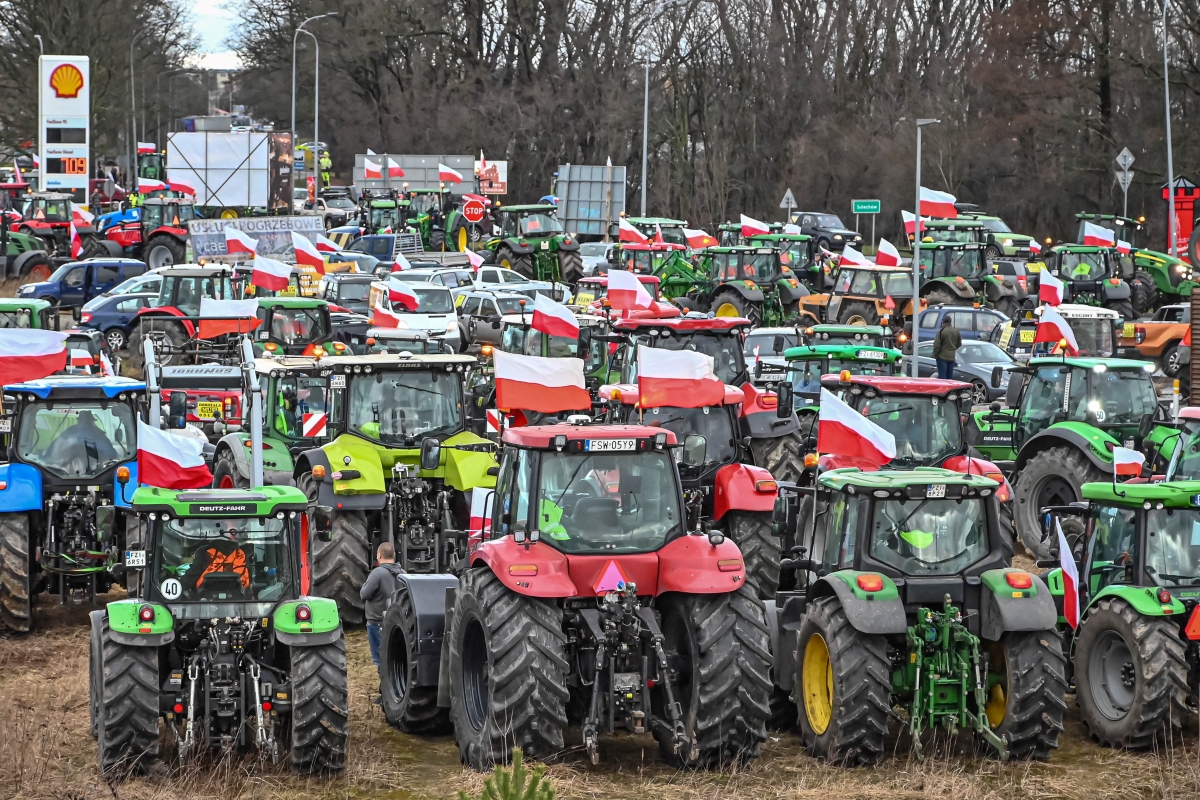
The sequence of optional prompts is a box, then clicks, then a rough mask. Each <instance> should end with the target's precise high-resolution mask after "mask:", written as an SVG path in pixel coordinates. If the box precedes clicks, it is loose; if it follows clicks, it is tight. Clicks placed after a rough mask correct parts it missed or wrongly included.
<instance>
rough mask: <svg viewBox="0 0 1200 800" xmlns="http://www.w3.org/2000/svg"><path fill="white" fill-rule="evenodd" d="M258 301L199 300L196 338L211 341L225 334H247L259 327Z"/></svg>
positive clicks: (208, 298)
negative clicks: (198, 321) (198, 323)
mask: <svg viewBox="0 0 1200 800" xmlns="http://www.w3.org/2000/svg"><path fill="white" fill-rule="evenodd" d="M261 322H262V320H260V319H259V318H258V301H257V300H254V299H250V300H217V299H214V298H212V297H201V298H200V325H199V330H198V331H197V334H196V335H197V336H198V337H199V338H201V339H212V338H214V337H217V336H221V335H222V334H226V333H249V332H250V331H252V330H254V329H255V328H257V327H258V326H259V323H261Z"/></svg>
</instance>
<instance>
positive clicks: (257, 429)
mask: <svg viewBox="0 0 1200 800" xmlns="http://www.w3.org/2000/svg"><path fill="white" fill-rule="evenodd" d="M241 344H242V382H243V383H244V384H245V386H246V390H247V392H248V393H249V395H250V485H251V486H255V487H257V486H263V485H265V483H266V479H265V478H264V477H263V428H262V390H261V389H260V387H259V383H258V374H257V373H256V372H255V371H254V347H253V345H251V344H250V337H249V336H243V337H242V343H241Z"/></svg>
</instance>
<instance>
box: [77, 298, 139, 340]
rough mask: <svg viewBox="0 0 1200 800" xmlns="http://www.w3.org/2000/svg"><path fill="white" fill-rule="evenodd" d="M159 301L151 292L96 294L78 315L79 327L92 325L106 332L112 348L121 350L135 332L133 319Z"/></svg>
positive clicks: (105, 335)
mask: <svg viewBox="0 0 1200 800" xmlns="http://www.w3.org/2000/svg"><path fill="white" fill-rule="evenodd" d="M156 303H158V292H154V293H153V294H150V293H149V292H144V293H142V294H117V295H109V296H105V297H97V298H96V299H95V300H92V301H91V302H90V303H88V304H87V305H86V306H84V308H83V309H82V311H81V312H80V314H79V327H81V328H90V329H93V330H97V331H100V332H101V333H102V334H104V340H105V341H106V342H108V346H109V349H111V350H113V351H117V350H121V349H122V348H124V347H125V344H126V343H127V342H128V341H129V337H130V334H131V333H132V332H133V320H134V318H135V317H136V316H137V314H138V312H139V311H140V310H142V309H143V308H151V307H153V306H154V305H155V304H156Z"/></svg>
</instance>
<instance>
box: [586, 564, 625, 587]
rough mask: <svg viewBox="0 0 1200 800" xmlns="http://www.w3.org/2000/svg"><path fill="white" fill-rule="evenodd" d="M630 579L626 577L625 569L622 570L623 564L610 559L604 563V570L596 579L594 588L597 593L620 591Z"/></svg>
mask: <svg viewBox="0 0 1200 800" xmlns="http://www.w3.org/2000/svg"><path fill="white" fill-rule="evenodd" d="M628 581H629V579H628V578H626V577H625V573H624V571H622V570H621V565H620V564H618V563H617V562H616V561H612V560H610V561H609V562H608V563H607V564H605V565H604V570H603V571H602V572H601V573H600V577H599V578H597V579H596V583H595V584H594V585H593V586H592V590H593V591H595V593H596V594H605V593H606V592H619V591H621V590H622V589H624V588H625V584H626V583H627V582H628Z"/></svg>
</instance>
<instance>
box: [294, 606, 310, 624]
mask: <svg viewBox="0 0 1200 800" xmlns="http://www.w3.org/2000/svg"><path fill="white" fill-rule="evenodd" d="M311 619H312V609H311V608H309V607H308V606H306V605H299V606H296V620H297V621H298V622H308V621H309V620H311Z"/></svg>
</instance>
